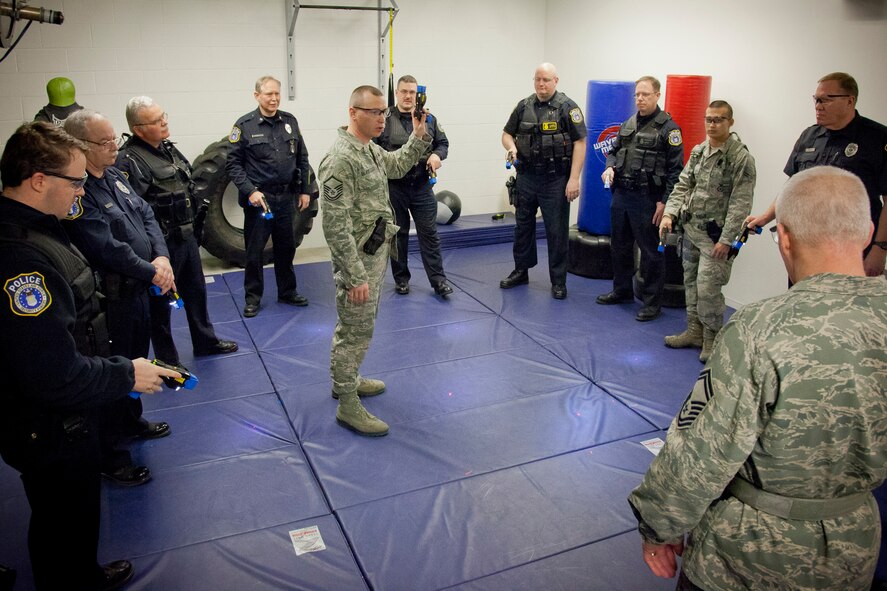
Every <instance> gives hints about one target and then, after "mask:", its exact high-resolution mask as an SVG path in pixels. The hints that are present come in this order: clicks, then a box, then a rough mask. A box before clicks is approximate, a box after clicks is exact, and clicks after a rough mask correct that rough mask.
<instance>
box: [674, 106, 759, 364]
mask: <svg viewBox="0 0 887 591" xmlns="http://www.w3.org/2000/svg"><path fill="white" fill-rule="evenodd" d="M732 126H733V109H732V107H730V105H729V104H728V103H727V102H726V101H714V102H712V103H711V104H710V105H709V106H708V109H707V110H706V111H705V131H706V134H707V135H708V139H707V140H705V141H704V142H702V143H701V144H699V145H698V146H696V147H695V148H693V151H692V152H691V153H690V159H689V160H688V161H687V165H686V166H685V167H684V170H683V171H682V172H681V176H680V180H678V183H677V184H676V185H675V188H674V191H672V193H671V196H670V197H669V198H668V202H667V203H666V205H665V212H664V213H663V216H662V221H661V222H660V224H659V233H660V235H661V234H662V233H664V232H670V231H671V230H672V226H673V225H675V226H681V227H682V230H683V233H684V242H683V254H682V258H683V264H684V294H685V295H686V300H687V330H685V331H684V332H682V333H681V334H677V335H669V336H667V337H665V344H666V345H667V346H669V347H674V348H683V347H702V353H701V354H700V355H699V360H700V361H701V362H703V363H705V362H706V361H708V358H709V357H710V356H711V348H712V345H713V344H714V341H715V336H716V335H717V334H718V331H719V330H721V327H722V326H723V325H724V310H725V309H726V304H725V303H724V295H723V293H721V288H722V287H724V286H725V285H727V282H728V281H729V280H730V271H731V269H732V267H733V260H732V258H730V257H729V256H728V255H729V254H730V246H731V245H732V243H733V240H734V238H735V237H736V236H737V234H738V233H739V232H740V231H741V229H742V222H743V220H745V218H746V216H748V214H749V213H750V212H751V204H752V199H753V197H754V192H755V179H756V173H755V159H754V158H752V155H751V154H749V153H748V148H746V147H745V144H743V143H742V142H741V141H739V139H738V136H737V137H734V135H735V134H731V133H730V128H731V127H732ZM674 220H678V223H677V224H674ZM679 229H680V228H679Z"/></svg>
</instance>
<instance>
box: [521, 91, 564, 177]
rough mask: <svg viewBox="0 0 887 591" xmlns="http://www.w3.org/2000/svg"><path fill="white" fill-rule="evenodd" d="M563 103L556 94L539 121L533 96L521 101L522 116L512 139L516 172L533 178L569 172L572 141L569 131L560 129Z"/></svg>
mask: <svg viewBox="0 0 887 591" xmlns="http://www.w3.org/2000/svg"><path fill="white" fill-rule="evenodd" d="M565 102H566V97H565V95H564V94H563V93H560V92H556V93H555V94H554V96H553V97H552V98H551V100H550V101H549V102H548V108H547V109H545V110H544V112H543V114H542V120H541V121H540V120H539V119H538V118H537V117H536V109H535V107H534V105H535V104H536V95H535V94H531V95H530V96H528V97H527V98H526V99H524V112H523V114H522V115H521V120H520V123H519V124H518V129H517V134H515V136H514V144H515V146H517V159H518V170H526V171H528V172H532V173H535V174H566V173H568V172H569V171H570V162H571V157H572V156H573V140H572V139H571V138H570V133H569V131H568V130H567V129H564V128H562V127H561V126H562V124H563V121H561V107H562V106H563V105H564V103H565Z"/></svg>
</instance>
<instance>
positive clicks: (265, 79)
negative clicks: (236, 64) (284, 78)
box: [256, 76, 281, 93]
mask: <svg viewBox="0 0 887 591" xmlns="http://www.w3.org/2000/svg"><path fill="white" fill-rule="evenodd" d="M266 82H277V86H281V84H280V80H278V79H277V78H275V77H274V76H262V77H261V78H259V79H258V80H256V92H258V93H261V92H262V87H263V86H264V85H265V83H266Z"/></svg>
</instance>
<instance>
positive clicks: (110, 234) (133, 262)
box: [63, 109, 175, 486]
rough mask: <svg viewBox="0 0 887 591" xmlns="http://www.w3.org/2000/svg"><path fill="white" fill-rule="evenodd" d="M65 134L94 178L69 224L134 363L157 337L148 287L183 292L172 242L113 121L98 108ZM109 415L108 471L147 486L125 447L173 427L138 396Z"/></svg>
mask: <svg viewBox="0 0 887 591" xmlns="http://www.w3.org/2000/svg"><path fill="white" fill-rule="evenodd" d="M65 130H66V131H67V132H68V133H70V134H71V135H73V136H74V137H76V138H77V139H79V140H81V141H83V142H85V143H86V144H87V146H88V149H87V152H86V170H87V172H88V173H89V178H88V179H87V181H86V187H85V189H86V194H85V195H84V196H83V197H78V198H77V199H76V201H75V203H74V206H73V207H72V208H71V211H70V213H69V214H68V216H67V217H66V219H65V221H64V222H63V223H64V225H65V230H66V231H67V232H68V235H69V236H70V237H71V241H72V242H73V243H74V244H75V245H76V246H77V248H78V249H79V250H80V251H81V252H82V253H83V255H84V256H85V257H86V260H88V261H89V264H90V266H91V267H92V268H93V269H95V270H96V271H97V272H98V273H99V275H100V276H101V279H102V289H103V294H104V295H105V303H106V305H107V313H108V331H109V333H110V336H111V353H113V354H114V355H122V356H124V357H128V358H130V359H135V358H137V357H147V356H148V350H149V346H150V339H151V316H150V311H149V304H148V300H149V295H148V289H149V287H151V285H152V284H153V285H157V286H158V287H159V288H160V289H161V290H162V291H163V292H164V293H165V292H167V291H169V290H170V289H175V282H174V276H173V272H172V267H171V266H170V263H169V252H168V250H167V248H166V242H165V241H164V240H163V234H162V232H161V230H160V226H159V225H158V224H157V221H156V220H155V219H154V212H153V211H151V207H150V206H149V205H148V203H147V202H146V201H145V200H144V199H142V198H141V197H139V195H138V193H136V192H135V190H134V189H133V188H132V186H130V184H129V182H128V181H127V180H126V177H125V176H123V173H121V172H120V171H119V170H117V169H116V168H114V166H113V165H114V161H115V160H116V158H117V136H116V134H115V133H114V127H113V126H112V125H111V122H110V121H109V120H108V119H107V118H106V117H105V116H104V115H101V114H100V113H97V112H95V111H93V110H92V109H83V110H82V111H78V112H76V113H74V114H72V115H71V116H70V117H68V119H67V121H65ZM105 414H106V416H103V418H102V439H103V458H102V463H103V466H102V473H103V474H104V475H105V476H106V477H108V478H110V479H111V480H113V481H114V482H116V483H118V484H122V485H126V486H134V485H138V484H143V483H145V482H147V481H148V480H149V479H150V478H151V472H150V470H148V468H146V467H144V466H134V465H133V464H132V457H131V456H130V454H129V451H127V450H126V449H124V448H123V447H120V444H121V443H122V440H123V439H124V438H127V437H136V438H140V439H157V438H160V437H165V436H167V435H169V433H170V428H169V425H168V424H167V423H165V422H159V423H149V422H148V421H146V420H145V419H144V418H142V403H141V400H139V399H137V398H136V399H133V398H128V397H127V398H124V399H123V400H122V401H120V402H118V403H116V404H115V405H112V407H109V408H108V409H107V412H106V413H105ZM106 419H107V420H106Z"/></svg>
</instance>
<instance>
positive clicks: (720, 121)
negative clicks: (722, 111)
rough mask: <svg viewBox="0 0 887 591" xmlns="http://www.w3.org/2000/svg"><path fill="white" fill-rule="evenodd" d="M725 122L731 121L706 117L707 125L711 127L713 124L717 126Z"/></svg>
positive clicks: (725, 118) (724, 118) (723, 118)
mask: <svg viewBox="0 0 887 591" xmlns="http://www.w3.org/2000/svg"><path fill="white" fill-rule="evenodd" d="M724 121H729V119H728V118H727V117H706V118H705V123H706V125H711V124H712V123H714V124H715V125H720V124H721V123H723V122H724Z"/></svg>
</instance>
